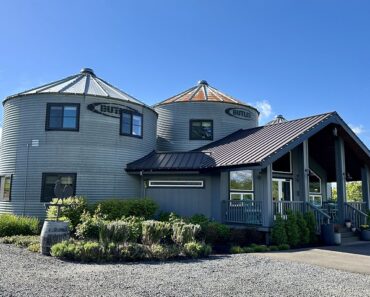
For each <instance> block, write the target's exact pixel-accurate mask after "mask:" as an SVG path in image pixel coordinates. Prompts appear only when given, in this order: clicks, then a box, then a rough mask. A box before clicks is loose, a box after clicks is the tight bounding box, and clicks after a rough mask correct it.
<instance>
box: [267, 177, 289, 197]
mask: <svg viewBox="0 0 370 297" xmlns="http://www.w3.org/2000/svg"><path fill="white" fill-rule="evenodd" d="M272 199H273V200H274V201H292V180H291V179H289V178H273V179H272Z"/></svg>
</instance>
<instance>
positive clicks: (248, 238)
mask: <svg viewBox="0 0 370 297" xmlns="http://www.w3.org/2000/svg"><path fill="white" fill-rule="evenodd" d="M229 242H230V243H231V244H233V245H240V246H247V245H250V244H251V243H259V244H263V243H265V234H264V233H263V232H260V231H257V230H255V229H246V228H234V229H231V230H230V239H229Z"/></svg>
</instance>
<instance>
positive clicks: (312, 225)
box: [304, 211, 317, 243]
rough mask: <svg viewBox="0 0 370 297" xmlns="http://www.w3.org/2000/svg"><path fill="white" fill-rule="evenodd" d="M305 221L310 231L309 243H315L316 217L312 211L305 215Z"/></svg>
mask: <svg viewBox="0 0 370 297" xmlns="http://www.w3.org/2000/svg"><path fill="white" fill-rule="evenodd" d="M304 220H305V221H306V225H307V228H308V230H309V238H310V241H309V242H310V243H315V242H316V241H317V235H316V220H315V215H314V214H313V212H312V211H309V212H306V213H305V214H304Z"/></svg>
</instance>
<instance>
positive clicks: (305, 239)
mask: <svg viewBox="0 0 370 297" xmlns="http://www.w3.org/2000/svg"><path fill="white" fill-rule="evenodd" d="M296 220H297V225H298V230H299V238H300V244H308V243H309V242H310V230H309V229H308V227H307V223H306V221H305V219H304V217H303V215H302V213H300V212H297V213H296Z"/></svg>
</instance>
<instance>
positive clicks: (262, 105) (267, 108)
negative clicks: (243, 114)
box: [256, 100, 272, 119]
mask: <svg viewBox="0 0 370 297" xmlns="http://www.w3.org/2000/svg"><path fill="white" fill-rule="evenodd" d="M256 107H257V109H258V110H259V111H260V113H261V114H260V118H261V119H267V118H269V117H270V116H271V115H272V107H271V104H270V103H269V102H268V101H267V100H263V101H258V102H257V103H256Z"/></svg>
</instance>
